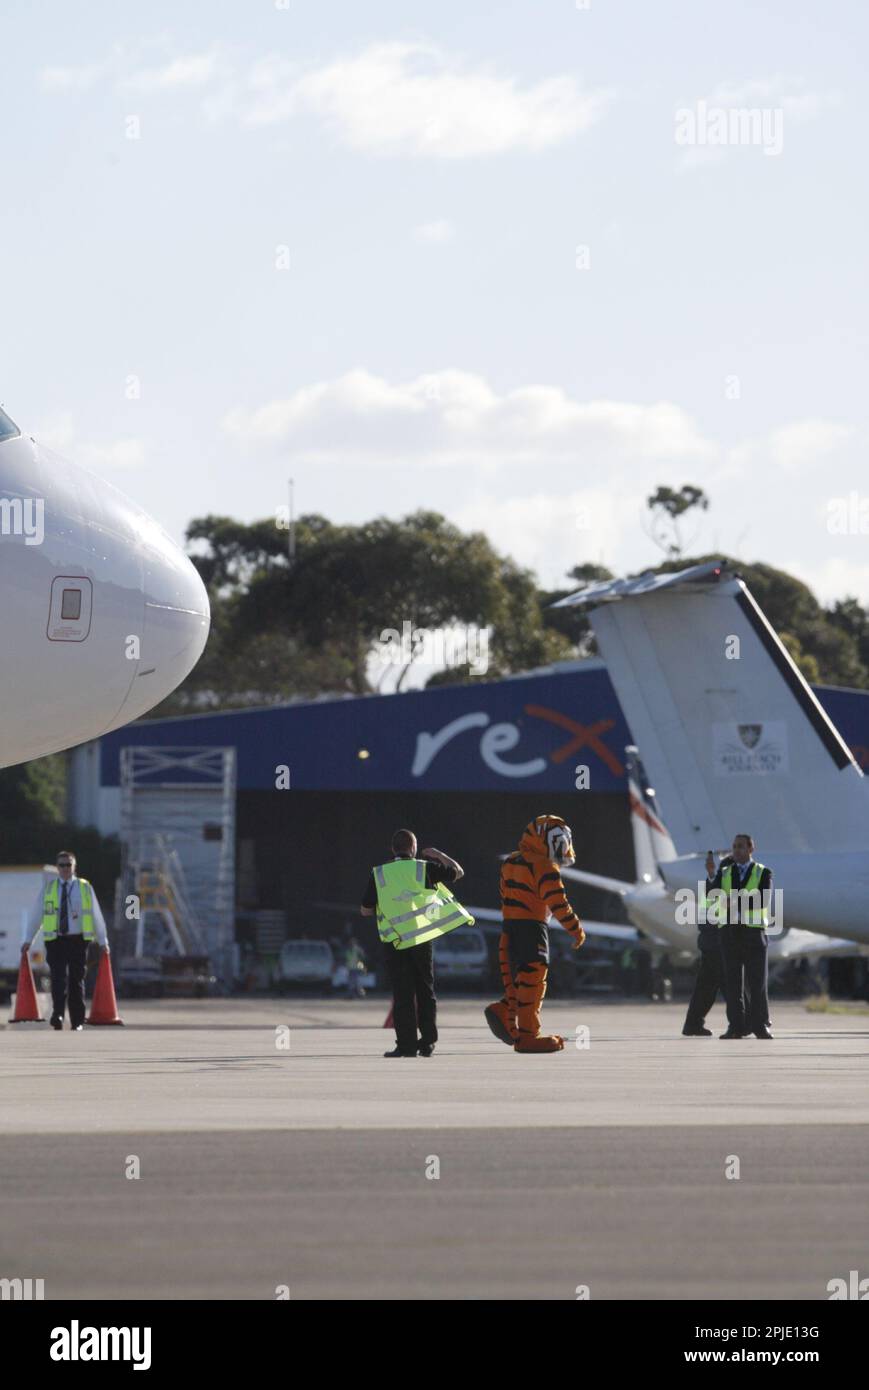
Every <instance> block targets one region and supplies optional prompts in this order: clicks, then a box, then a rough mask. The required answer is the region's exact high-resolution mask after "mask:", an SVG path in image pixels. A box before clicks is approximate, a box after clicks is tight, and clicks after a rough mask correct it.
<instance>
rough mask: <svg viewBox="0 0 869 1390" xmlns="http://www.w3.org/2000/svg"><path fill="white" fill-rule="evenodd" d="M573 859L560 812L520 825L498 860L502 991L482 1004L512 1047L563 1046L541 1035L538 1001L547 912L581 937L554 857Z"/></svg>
mask: <svg viewBox="0 0 869 1390" xmlns="http://www.w3.org/2000/svg"><path fill="white" fill-rule="evenodd" d="M573 860H574V853H573V845H572V837H571V832H570V829H569V828H568V826H567V825H566V824H565V822H564V821H563V820H562V819H561V817H560V816H537V817H535V819H534V820H533V821H531V822H530V823H529V824H528V825H527V826H526V827H525V831H524V833H523V835H522V838H521V839H520V841H519V848H518V850H516V851H515V852H514V853H513V854H510V855H508V856H507V858H506V859H505V860H504V863H503V864H502V866H501V910H502V913H503V917H504V930H503V932H502V933H501V939H500V942H499V947H498V958H499V964H500V968H501V979H502V981H503V985H504V996H503V998H502V999H501V1000H499V1001H498V1003H497V1004H490V1005H489V1007H488V1008H487V1009H486V1021H487V1022H488V1024H489V1027H490V1028H491V1029H492V1032H493V1033H494V1034H495V1036H496V1037H498V1038H500V1039H501V1041H502V1042H508V1043H510V1045H511V1046H514V1047H515V1048H516V1051H517V1052H555V1051H559V1050H560V1049H561V1048H562V1047H563V1046H564V1042H563V1039H561V1038H559V1037H558V1036H557V1035H553V1036H552V1037H542V1036H541V1033H540V1006H541V1004H542V1002H543V998H544V995H545V994H546V978H547V975H548V945H547V937H546V924H547V921H548V920H549V917H550V914H551V915H552V917H554V918H555V920H556V921H557V922H559V923H560V924H561V926H563V927H564V928H565V930H566V931H569V932H570V933H571V935H572V936H574V937H575V938H576V940H577V944H578V945H581V944H582V942H583V941H584V940H585V932H584V931H583V929H582V925H581V923H580V920H579V918H578V917H577V915H576V913H575V912H574V910H573V908H572V907H571V905H570V902H569V901H568V898H567V894H566V893H565V891H564V883H563V882H562V879H561V873H560V871H559V863H568V864H569V863H572V862H573ZM535 929H536V931H535Z"/></svg>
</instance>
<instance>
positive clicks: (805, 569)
mask: <svg viewBox="0 0 869 1390" xmlns="http://www.w3.org/2000/svg"><path fill="white" fill-rule="evenodd" d="M837 543H838V544H839V545H841V546H849V549H850V552H851V553H850V554H846V555H833V556H830V557H829V558H828V559H826V560H824V561H823V562H822V563H819V562H818V561H817V560H815V559H814V558H813V556H812V554H811V552H810V553H808V554H801V555H800V556H799V558H797V559H794V558H790V559H787V560H782V561H781V563H780V566H779V567H780V568H781V569H783V570H786V571H787V572H788V573H789V574H798V575H799V576H800V578H801V579H802V580H803V582H804V583H805V584H808V586H809V588H810V589H811V591H812V593H813V594H814V595H815V598H816V599H817V600H818V602H819V603H822V604H824V605H825V606H830V605H831V604H833V603H835V602H836V600H837V599H844V598H845V597H846V596H848V595H852V596H853V597H854V598H857V599H859V600H860V602H861V603H862V604H864V605H867V604H869V562H867V561H866V560H863V559H861V558H860V556H861V555H862V554H863V553H864V552H865V550H866V537H865V536H864V535H860V534H859V533H856V534H855V535H853V536H843V537H837ZM849 543H850V545H849Z"/></svg>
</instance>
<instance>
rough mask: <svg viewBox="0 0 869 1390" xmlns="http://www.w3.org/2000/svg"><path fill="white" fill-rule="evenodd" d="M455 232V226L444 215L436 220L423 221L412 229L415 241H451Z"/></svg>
mask: <svg viewBox="0 0 869 1390" xmlns="http://www.w3.org/2000/svg"><path fill="white" fill-rule="evenodd" d="M455 234H456V229H455V227H454V226H453V224H452V222H448V221H447V219H446V218H445V217H441V218H440V219H439V220H438V221H437V222H423V223H422V225H421V226H419V227H414V229H413V235H414V237H415V239H416V240H417V241H427V242H435V243H441V242H445V241H452V240H453V238H454V237H455Z"/></svg>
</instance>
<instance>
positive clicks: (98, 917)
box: [27, 874, 108, 946]
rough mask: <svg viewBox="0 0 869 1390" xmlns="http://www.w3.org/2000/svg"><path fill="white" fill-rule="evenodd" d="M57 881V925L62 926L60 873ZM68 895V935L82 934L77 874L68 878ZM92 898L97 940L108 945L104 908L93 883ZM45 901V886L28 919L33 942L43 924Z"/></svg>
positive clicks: (29, 934)
mask: <svg viewBox="0 0 869 1390" xmlns="http://www.w3.org/2000/svg"><path fill="white" fill-rule="evenodd" d="M57 882H58V893H57V925H58V927H60V904H61V898H62V894H63V879H62V878H61V877H60V875H59V874H58V879H57ZM66 896H67V904H68V907H69V932H68V933H67V935H69V936H81V927H82V910H81V885H80V883H79V880H78V878H77V877H76V875H75V874H73V875H72V877H71V878H68V879H67V890H66ZM91 899H92V901H93V914H94V930H95V931H96V934H97V941H98V942H99V944H100V945H101V946H107V945H108V937H107V936H106V923H105V918H104V917H103V914H102V910H101V908H100V905H99V902H98V900H97V895H96V893H95V892H94V886H93V884H91ZM44 901H45V889H44V888H40V890H39V896H38V898H37V899H36V900H35V902H34V904H33V906H32V908H31V909H30V916H29V917H28V919H27V940H28V941H29V942H32V941H33V938H34V937H35V935H36V933H37V932H38V931H39V928H40V927H41V926H42V905H43V903H44ZM59 935H60V932H59V931H58V936H59Z"/></svg>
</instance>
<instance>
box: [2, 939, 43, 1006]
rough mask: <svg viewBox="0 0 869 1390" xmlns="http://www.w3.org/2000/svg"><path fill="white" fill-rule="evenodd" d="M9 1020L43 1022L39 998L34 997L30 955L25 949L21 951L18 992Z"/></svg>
mask: <svg viewBox="0 0 869 1390" xmlns="http://www.w3.org/2000/svg"><path fill="white" fill-rule="evenodd" d="M9 1022H10V1023H44V1022H45V1019H44V1018H43V1017H42V1013H41V1011H40V1008H39V1000H38V999H37V997H36V985H35V984H34V981H33V967H32V966H31V964H30V956H29V955H28V953H27V952H26V951H22V952H21V964H20V965H19V967H18V992H17V994H16V995H15V1014H14V1016H13V1017H12V1018H10V1020H9Z"/></svg>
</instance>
